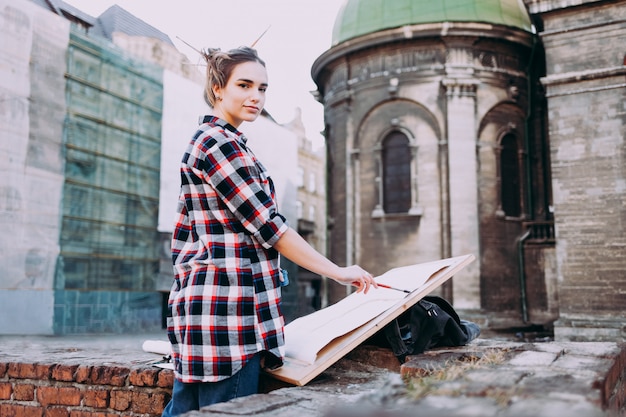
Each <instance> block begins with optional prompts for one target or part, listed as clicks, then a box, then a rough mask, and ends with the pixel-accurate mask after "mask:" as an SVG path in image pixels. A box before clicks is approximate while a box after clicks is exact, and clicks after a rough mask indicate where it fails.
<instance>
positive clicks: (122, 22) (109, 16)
mask: <svg viewBox="0 0 626 417" xmlns="http://www.w3.org/2000/svg"><path fill="white" fill-rule="evenodd" d="M98 21H99V23H100V25H99V28H100V29H99V30H101V31H102V33H101V34H100V35H101V36H103V37H105V38H107V39H112V35H113V33H114V32H122V33H125V34H127V35H130V36H146V37H149V38H156V39H160V40H162V41H163V42H166V43H169V44H170V45H173V43H172V40H171V39H170V37H169V36H167V35H166V34H165V33H163V32H161V31H160V30H158V29H157V28H155V27H154V26H151V25H149V24H148V23H146V22H144V21H143V20H141V19H139V18H138V17H136V16H135V15H133V14H131V13H130V12H128V11H126V10H124V9H122V8H121V7H120V6H118V5H114V6H111V7H109V8H108V9H107V10H106V11H105V12H104V13H102V14H101V15H100V16H98ZM94 29H95V28H94Z"/></svg>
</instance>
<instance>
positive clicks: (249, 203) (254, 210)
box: [167, 116, 288, 382]
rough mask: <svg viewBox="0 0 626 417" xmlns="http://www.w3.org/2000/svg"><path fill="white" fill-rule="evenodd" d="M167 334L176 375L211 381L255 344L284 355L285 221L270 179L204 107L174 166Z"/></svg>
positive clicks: (234, 367)
mask: <svg viewBox="0 0 626 417" xmlns="http://www.w3.org/2000/svg"><path fill="white" fill-rule="evenodd" d="M180 174H181V191H180V198H179V202H178V212H177V219H176V227H175V230H174V234H173V237H172V260H173V263H174V283H173V285H172V289H171V292H170V296H169V303H168V307H169V314H168V321H167V327H168V329H167V331H168V337H169V339H170V341H171V343H172V350H173V354H172V358H173V360H174V370H175V375H176V378H178V379H179V380H180V381H182V382H205V381H211V382H215V381H219V380H222V379H225V378H228V377H230V376H232V375H233V374H234V373H236V372H237V371H239V370H240V369H241V368H242V367H243V365H244V364H245V363H246V361H247V360H248V359H249V358H251V357H252V356H253V355H254V354H255V353H257V352H259V351H263V350H266V351H269V352H270V353H272V354H274V355H275V356H276V357H278V358H282V355H281V353H280V351H279V347H281V346H282V345H283V344H284V339H283V325H284V319H283V316H282V313H281V309H280V300H281V294H280V287H279V285H278V277H279V271H280V269H279V254H278V252H277V251H276V250H274V249H273V248H272V246H273V245H274V244H275V243H276V242H277V241H278V239H280V237H281V236H282V234H283V233H284V232H285V231H286V230H287V228H288V226H287V222H286V221H285V218H284V217H283V216H281V215H280V214H279V213H278V210H277V206H276V199H275V193H274V186H273V184H272V180H271V178H270V177H269V176H268V175H267V172H266V170H265V168H264V167H263V165H262V164H261V163H260V162H259V161H258V160H257V159H256V157H255V156H254V154H253V153H252V152H251V151H250V149H248V147H247V146H246V138H245V136H244V135H243V134H242V133H241V132H239V131H238V130H237V129H235V128H234V127H233V126H231V125H229V124H228V123H226V122H225V121H224V120H221V119H218V118H215V117H212V116H205V117H204V119H203V120H202V123H201V125H200V127H199V129H198V131H197V132H196V134H195V135H194V137H193V139H192V140H191V142H190V144H189V146H188V147H187V150H186V152H185V155H184V157H183V160H182V165H181V169H180Z"/></svg>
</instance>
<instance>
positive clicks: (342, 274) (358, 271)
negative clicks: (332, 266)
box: [331, 265, 378, 294]
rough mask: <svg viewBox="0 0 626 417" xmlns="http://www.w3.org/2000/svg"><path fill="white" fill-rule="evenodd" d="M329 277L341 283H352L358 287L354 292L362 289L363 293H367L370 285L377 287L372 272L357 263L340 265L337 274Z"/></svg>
mask: <svg viewBox="0 0 626 417" xmlns="http://www.w3.org/2000/svg"><path fill="white" fill-rule="evenodd" d="M331 278H332V279H334V280H335V281H337V282H338V283H339V284H342V285H354V286H355V287H357V288H358V289H357V290H356V292H361V291H363V293H364V294H367V292H368V291H369V290H370V288H371V287H374V288H378V284H377V283H376V281H374V277H373V276H372V274H370V273H369V272H367V271H366V270H364V269H363V268H361V267H360V266H358V265H352V266H346V267H340V268H339V272H338V276H336V277H331Z"/></svg>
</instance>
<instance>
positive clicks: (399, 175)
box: [382, 131, 411, 213]
mask: <svg viewBox="0 0 626 417" xmlns="http://www.w3.org/2000/svg"><path fill="white" fill-rule="evenodd" d="M382 171H383V172H382V174H383V175H382V176H383V184H382V185H383V190H384V191H383V210H384V211H385V213H407V212H408V211H409V209H410V208H411V149H409V139H408V138H407V137H406V135H405V134H404V133H402V132H398V131H394V132H391V133H390V134H389V135H387V137H386V138H385V139H384V140H383V142H382Z"/></svg>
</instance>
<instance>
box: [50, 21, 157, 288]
mask: <svg viewBox="0 0 626 417" xmlns="http://www.w3.org/2000/svg"><path fill="white" fill-rule="evenodd" d="M66 80H67V85H66V103H67V117H66V121H65V128H64V147H63V151H64V153H65V155H64V159H65V183H64V189H63V203H62V224H61V236H60V250H61V253H60V257H59V260H60V263H59V267H58V268H57V277H56V284H57V285H56V287H57V288H64V289H81V290H131V291H151V290H154V286H155V283H154V279H155V275H156V273H157V271H158V268H159V237H158V233H157V222H158V206H159V201H158V198H159V175H160V174H159V171H160V149H161V116H162V101H163V83H162V70H161V68H160V67H157V66H154V65H152V64H149V63H145V62H138V61H135V60H132V59H130V58H128V57H127V56H126V55H125V54H124V53H122V52H121V51H119V50H117V49H116V48H114V47H112V46H111V44H110V43H108V42H105V41H101V40H99V39H93V38H89V37H87V36H86V35H84V34H82V33H80V32H79V31H77V30H72V31H71V34H70V42H69V47H68V68H67V74H66Z"/></svg>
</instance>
